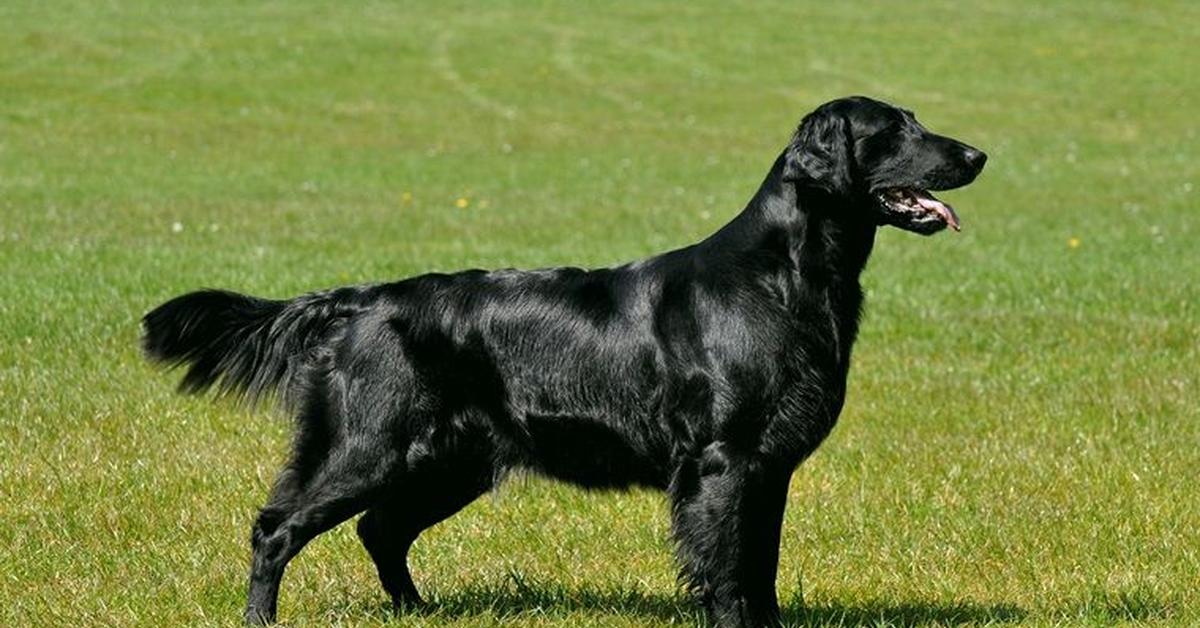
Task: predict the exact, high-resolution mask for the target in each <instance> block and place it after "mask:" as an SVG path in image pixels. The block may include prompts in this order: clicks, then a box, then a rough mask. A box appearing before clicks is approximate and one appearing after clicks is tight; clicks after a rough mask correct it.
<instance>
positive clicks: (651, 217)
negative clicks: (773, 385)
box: [0, 0, 1200, 626]
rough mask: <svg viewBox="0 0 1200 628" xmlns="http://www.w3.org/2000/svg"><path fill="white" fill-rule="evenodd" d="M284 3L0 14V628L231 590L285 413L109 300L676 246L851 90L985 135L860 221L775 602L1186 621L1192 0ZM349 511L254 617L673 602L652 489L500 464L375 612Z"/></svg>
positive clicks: (1189, 608)
mask: <svg viewBox="0 0 1200 628" xmlns="http://www.w3.org/2000/svg"><path fill="white" fill-rule="evenodd" d="M307 5H308V3H302V2H264V3H240V2H208V3H199V4H197V3H193V4H191V5H181V6H178V7H175V6H167V5H166V3H158V2H147V3H144V4H137V3H133V2H107V3H100V2H92V3H70V2H42V3H34V2H24V1H22V0H17V1H15V2H6V3H4V5H3V6H2V7H0V282H2V283H0V566H2V567H0V624H3V625H9V626H19V625H29V624H42V625H114V624H120V625H128V624H138V625H174V624H179V623H186V624H210V623H211V624H231V623H233V622H235V621H237V617H238V615H239V613H240V609H241V606H242V604H243V595H244V591H243V588H244V580H245V571H246V563H247V559H248V557H247V553H248V548H247V537H248V530H249V525H250V522H251V520H252V518H253V516H254V509H255V508H256V507H257V506H258V505H259V504H260V503H261V502H262V500H263V499H264V497H265V492H266V489H267V487H268V485H269V483H270V481H271V478H272V474H273V472H274V470H275V468H276V467H277V465H278V464H279V463H280V461H281V460H282V458H283V456H284V455H285V453H286V447H287V427H288V426H287V421H286V420H283V419H281V418H279V417H277V416H275V415H274V413H273V412H271V411H268V410H257V411H246V410H243V409H239V408H237V407H235V406H233V405H231V404H229V403H224V402H216V403H214V402H212V401H211V400H208V399H193V398H183V397H178V396H176V395H174V394H173V393H172V390H171V387H172V383H173V381H174V378H173V377H171V376H167V375H164V374H162V373H160V372H157V371H155V370H154V369H152V368H150V367H149V366H147V365H146V364H144V363H143V360H142V359H141V357H140V356H139V354H138V351H137V348H136V344H137V334H138V318H139V317H140V315H141V314H142V313H144V312H145V311H146V310H147V309H149V308H150V307H152V306H154V305H156V304H157V303H159V302H161V301H163V300H164V299H166V298H168V297H170V296H173V295H175V294H177V293H180V292H183V291H186V290H190V289H194V288H197V287H201V286H217V287H227V288H232V289H237V290H241V291H245V292H249V293H254V294H260V295H265V296H287V295H293V294H297V293H300V292H304V291H308V290H312V289H318V288H323V287H328V286H333V285H339V284H345V283H352V282H363V281H377V280H385V279H392V278H399V277H403V276H407V275H411V274H416V273H421V272H425V271H430V270H435V269H436V270H453V269H458V268H463V267H472V266H478V267H499V266H518V267H536V266H548V265H558V264H577V265H607V264H611V263H615V262H620V261H625V260H628V259H632V258H637V257H641V256H646V255H650V254H652V253H655V252H658V251H661V250H665V249H667V248H670V247H674V246H679V245H684V244H686V243H689V242H693V241H695V240H697V239H699V238H701V237H703V236H704V235H706V234H708V233H709V232H711V231H713V230H715V229H716V228H717V227H719V226H720V225H721V224H723V222H724V221H726V220H727V219H729V218H730V217H731V216H732V215H733V214H734V213H735V212H736V211H737V210H739V209H740V208H741V207H742V204H743V203H744V202H745V200H746V199H747V198H748V197H749V195H750V194H751V193H752V192H753V191H754V189H755V186H756V185H757V184H758V182H759V181H760V180H761V177H762V176H763V174H764V173H765V171H766V169H767V167H768V166H769V165H770V163H771V161H772V160H773V158H774V157H775V155H776V154H777V151H778V150H779V149H780V148H781V147H782V145H783V143H784V142H785V141H786V139H787V137H788V134H789V133H790V131H791V130H792V128H793V127H794V125H795V123H796V122H797V121H798V119H799V117H800V116H801V115H802V114H804V113H805V112H807V111H809V110H811V109H812V108H813V107H815V106H816V105H817V104H820V103H821V102H824V101H825V100H828V99H830V98H833V97H837V96H840V95H844V94H849V93H866V94H870V95H874V96H877V97H880V98H883V99H887V100H893V101H896V102H899V103H902V104H904V105H906V106H908V107H911V108H913V109H915V110H916V111H917V112H918V115H919V116H920V117H921V119H922V120H923V121H925V122H926V123H927V124H928V125H929V126H930V127H931V128H933V129H935V130H937V131H940V132H944V133H947V134H950V135H954V136H957V137H961V138H963V139H965V140H967V141H970V142H971V143H973V144H976V145H978V146H980V147H982V148H984V149H985V150H987V151H988V153H989V154H990V156H991V161H990V163H989V165H988V169H987V171H986V172H985V173H984V175H983V177H982V178H981V179H980V180H979V181H978V182H977V183H976V184H974V185H973V186H971V187H970V188H967V189H965V190H962V191H956V192H952V193H948V194H946V195H945V198H947V199H948V200H949V201H951V202H953V203H955V204H956V205H957V206H958V207H959V208H960V211H961V214H962V216H963V219H964V223H965V231H964V233H962V234H961V235H958V236H953V235H941V236H938V237H935V238H930V239H925V238H920V237H916V236H913V235H911V234H905V233H900V232H895V231H888V232H886V233H883V234H881V237H880V239H879V243H878V246H877V248H876V253H875V255H874V258H873V259H872V262H871V265H870V267H869V268H868V270H867V273H866V274H865V276H864V284H865V287H866V290H867V292H868V307H867V316H866V319H865V321H864V324H863V329H862V333H861V339H860V342H859V345H858V347H857V350H856V363H855V367H854V369H853V370H852V375H851V382H850V384H851V385H850V395H849V399H848V403H847V405H846V409H845V412H844V413H843V415H842V419H841V422H840V423H839V425H838V427H837V428H836V429H835V431H834V432H833V434H832V436H831V437H830V438H829V440H828V441H827V442H826V444H825V445H824V446H823V447H822V448H821V449H820V450H819V451H818V453H817V454H816V455H815V456H814V457H813V458H812V459H811V460H810V461H809V462H808V463H806V464H805V465H804V466H802V467H801V468H800V470H799V471H798V472H797V473H796V475H795V478H794V480H793V484H792V490H791V499H790V502H789V508H788V513H787V521H786V524H785V531H784V542H783V559H782V564H781V569H780V577H779V589H780V595H781V600H782V602H783V604H784V606H785V607H786V609H787V611H786V613H787V617H788V619H789V621H792V622H794V623H797V624H802V623H811V624H829V625H895V626H912V625H953V626H958V625H1024V624H1030V625H1055V624H1070V625H1075V624H1082V625H1111V624H1115V623H1124V622H1131V623H1139V622H1145V623H1152V624H1161V625H1198V624H1200V575H1198V574H1200V538H1198V537H1197V530H1200V493H1197V491H1196V488H1195V486H1196V485H1195V478H1196V475H1197V472H1198V471H1200V368H1198V366H1197V365H1198V364H1200V355H1198V353H1200V350H1198V349H1197V347H1198V344H1200V343H1198V339H1200V311H1198V308H1200V305H1198V302H1200V300H1198V297H1200V247H1198V246H1197V243H1198V242H1200V218H1198V214H1197V209H1198V207H1197V205H1198V202H1197V198H1198V195H1200V191H1198V190H1197V187H1198V186H1200V166H1198V164H1200V138H1198V137H1197V113H1198V111H1200V82H1197V81H1196V80H1195V74H1194V72H1195V68H1194V65H1195V64H1194V63H1192V58H1193V57H1194V55H1195V50H1196V48H1197V43H1198V40H1197V37H1196V35H1195V25H1196V24H1197V23H1200V10H1198V8H1197V6H1196V5H1195V4H1194V3H1188V2H1158V3H1121V2H1075V3H1058V4H1055V5H1053V6H1052V7H1047V6H1046V3H1040V2H1029V3H1018V2H1008V3H984V2H979V3H974V2H950V1H944V2H939V3H931V4H927V5H925V6H923V7H921V8H917V7H914V6H910V5H906V8H904V9H899V8H898V7H897V5H894V4H890V3H876V4H869V3H861V4H856V5H854V6H852V5H851V4H850V3H845V4H842V3H838V4H832V3H808V4H807V5H796V4H793V3H778V4H769V5H768V4H757V5H756V6H755V8H753V9H751V8H748V7H743V8H734V7H732V6H729V5H728V4H727V3H723V2H711V3H690V4H687V5H680V6H674V5H666V4H657V3H648V2H637V3H632V2H631V3H625V4H620V5H617V6H611V7H602V6H599V5H592V4H588V5H586V6H582V5H581V6H574V5H570V6H568V5H566V4H557V3H536V2H511V3H508V2H495V3H486V4H485V3H479V5H478V6H472V5H468V4H466V3H457V2H441V3H435V2H429V3H421V4H419V5H418V4H416V3H400V5H398V6H393V5H390V4H363V5H359V4H357V3H353V4H352V3H347V4H346V5H345V6H342V5H336V8H331V7H329V6H316V5H314V6H307ZM460 198H461V199H466V204H467V207H465V208H460V207H457V206H456V203H457V201H458V199H460ZM1072 238H1074V239H1076V242H1077V244H1078V246H1075V247H1072V246H1069V242H1070V241H1071V239H1072ZM350 528H351V527H350V526H343V527H342V528H340V529H338V530H336V531H335V532H333V533H331V534H329V535H327V536H325V537H322V538H320V539H319V540H317V541H316V542H314V543H313V544H312V545H311V546H310V547H309V548H308V549H307V550H306V551H305V553H304V554H302V555H301V556H300V557H299V558H298V559H297V560H296V561H295V562H294V563H293V564H292V567H291V569H290V571H289V573H288V575H287V577H286V578H285V581H284V588H283V595H282V599H281V618H282V619H284V620H286V621H287V622H289V623H290V624H293V625H324V624H328V623H341V624H347V625H359V624H365V625H376V624H385V623H391V624H393V625H406V626H407V625H428V626H438V625H443V624H459V625H479V624H484V625H489V624H490V625H498V624H504V625H538V626H556V625H558V626H576V625H585V624H591V625H598V626H599V625H602V626H621V625H625V626H643V625H656V624H671V623H674V624H683V625H686V624H690V623H692V622H694V621H696V620H697V615H696V614H695V611H694V609H693V607H692V606H691V605H690V604H689V602H688V601H687V600H686V599H685V598H684V597H683V596H682V595H681V594H680V593H679V590H678V588H677V585H676V583H675V575H674V568H673V566H672V562H671V557H670V545H669V542H668V539H667V524H666V506H665V503H664V501H663V499H662V498H661V497H660V496H658V495H655V494H652V493H643V492H633V493H625V494H586V493H582V492H580V491H577V490H575V489H572V488H569V487H565V486H560V485H556V484H552V483H549V482H546V481H542V480H539V479H536V478H526V479H521V480H518V481H515V482H513V483H510V484H508V485H506V486H505V487H503V488H502V489H501V490H499V491H498V492H497V494H495V495H494V496H492V497H489V498H485V499H481V500H480V501H479V502H477V503H476V504H474V505H472V506H471V507H470V508H468V509H467V510H466V511H464V512H463V513H461V514H460V515H459V516H457V517H455V518H453V519H451V520H450V521H448V522H446V523H445V524H443V525H441V526H439V527H437V528H435V529H434V530H432V531H431V532H430V533H428V534H427V535H426V536H425V537H423V538H422V540H421V541H420V542H419V544H418V546H417V548H416V549H415V552H414V557H413V563H414V570H415V573H416V577H417V580H418V584H419V586H421V587H422V589H423V590H424V591H425V593H426V595H427V597H428V598H430V599H431V600H432V601H433V604H432V607H431V608H430V610H428V611H427V612H425V613H424V614H421V615H409V616H404V617H399V618H396V617H393V616H392V615H391V614H390V613H389V611H388V608H387V606H386V604H385V603H384V596H383V594H382V591H381V590H380V589H379V588H378V585H377V584H376V582H375V577H374V573H373V570H372V568H371V566H370V565H369V562H368V560H367V558H366V556H365V554H364V553H363V551H362V550H361V549H360V548H359V547H358V545H357V542H356V540H355V538H354V534H353V532H352V530H351V529H350Z"/></svg>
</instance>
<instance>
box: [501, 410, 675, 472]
mask: <svg viewBox="0 0 1200 628" xmlns="http://www.w3.org/2000/svg"><path fill="white" fill-rule="evenodd" d="M524 419H525V420H524V424H525V427H526V431H527V434H528V441H527V443H526V447H525V448H524V449H525V455H526V456H527V457H528V458H527V459H526V460H524V461H522V466H526V467H528V468H530V469H532V470H534V471H536V472H538V473H541V474H543V475H547V476H550V477H553V478H555V479H559V480H563V481H566V482H570V483H572V484H577V485H579V486H582V487H585V488H595V489H614V488H627V487H630V486H634V485H637V486H647V487H654V488H662V489H665V488H666V486H667V481H668V471H667V467H668V464H669V463H668V461H667V460H666V459H665V458H666V456H665V455H663V453H662V452H659V451H657V449H658V446H657V445H656V444H655V440H656V439H655V440H652V439H647V438H644V437H640V436H638V435H635V434H631V433H630V432H629V431H628V430H622V429H618V428H617V427H616V426H621V427H628V426H626V425H623V424H621V423H616V424H613V423H609V422H606V421H604V420H601V419H600V418H598V417H580V416H566V415H546V414H527V415H525V417H524Z"/></svg>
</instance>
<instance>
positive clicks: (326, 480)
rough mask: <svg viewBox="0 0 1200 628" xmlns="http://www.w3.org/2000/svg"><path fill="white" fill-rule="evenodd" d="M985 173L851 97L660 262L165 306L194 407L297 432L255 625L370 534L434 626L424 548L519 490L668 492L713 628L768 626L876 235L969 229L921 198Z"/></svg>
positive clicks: (162, 318) (386, 581)
mask: <svg viewBox="0 0 1200 628" xmlns="http://www.w3.org/2000/svg"><path fill="white" fill-rule="evenodd" d="M986 159H987V157H986V155H984V153H983V152H981V151H979V150H978V149H975V148H972V147H970V146H968V145H966V144H963V143H961V142H958V141H955V140H953V139H950V138H948V137H943V136H939V135H935V134H933V133H930V132H929V131H927V130H925V128H924V127H922V126H921V125H920V124H919V123H917V121H916V120H915V119H914V117H913V114H912V113H911V112H909V111H906V110H904V109H900V108H897V107H893V106H891V105H888V104H885V103H882V102H879V101H876V100H871V99H869V98H863V97H853V98H844V99H840V100H835V101H833V102H830V103H826V104H825V105H822V106H821V107H820V108H818V109H817V110H816V111H814V112H812V113H811V114H809V115H808V116H806V117H805V118H804V120H803V121H802V122H801V123H800V127H799V129H798V130H797V131H796V133H795V135H794V136H793V137H792V140H791V142H790V143H789V144H788V146H787V148H786V149H784V151H783V154H781V155H780V156H779V158H778V159H776V160H775V164H774V166H772V168H771V172H770V173H769V174H768V175H767V178H766V180H765V181H764V182H763V184H762V186H761V187H760V188H759V190H758V193H756V194H755V195H754V198H752V199H751V200H750V202H749V204H748V205H747V206H746V208H745V209H744V210H743V211H742V212H741V213H740V214H738V215H737V217H735V218H734V219H733V220H732V221H730V222H729V224H727V225H725V226H724V227H722V228H721V229H720V230H719V231H717V232H716V233H715V234H713V235H712V236H710V237H709V238H707V239H705V240H704V241H702V242H700V243H698V244H694V245H691V246H687V247H684V248H681V249H679V250H676V251H671V252H669V253H664V254H662V255H659V256H657V257H652V258H650V259H646V260H642V261H639V262H633V263H630V264H626V265H624V266H618V267H615V268H603V269H597V270H582V269H578V268H554V269H548V270H535V271H519V270H499V271H494V272H486V271H481V270H469V271H464V272H460V273H455V274H450V275H444V274H429V275H422V276H419V277H413V278H410V279H405V280H403V281H398V282H395V283H387V284H379V285H368V286H356V287H347V288H338V289H335V290H330V291H328V292H317V293H312V294H308V295H305V296H301V297H298V298H295V299H292V300H288V301H275V300H267V299H259V298H254V297H249V296H243V295H240V294H235V293H231V292H224V291H216V290H204V291H200V292H193V293H191V294H186V295H183V296H180V297H177V298H175V299H173V300H171V301H168V302H167V303H165V304H163V305H162V306H160V307H158V308H157V309H155V310H154V311H152V312H150V313H149V314H147V315H146V317H145V319H144V320H143V325H144V331H145V335H144V338H143V346H144V348H145V351H146V353H147V355H149V356H150V357H151V358H153V359H154V360H158V361H161V362H165V363H169V364H181V363H186V364H188V365H189V368H188V370H187V374H186V375H185V376H184V378H183V381H182V383H181V384H180V387H181V388H182V389H183V390H185V391H190V392H197V391H203V390H205V389H207V388H209V387H210V386H213V385H216V386H217V387H218V388H220V389H223V390H226V391H232V392H237V393H241V394H244V395H246V396H248V397H250V398H257V397H260V396H262V395H265V394H272V393H276V392H277V393H278V394H279V396H280V397H281V398H282V400H283V401H284V403H285V404H286V405H287V406H288V407H290V408H292V409H293V410H294V411H295V412H296V414H297V428H296V437H295V445H294V451H293V454H292V457H291V460H290V462H289V463H288V464H287V466H286V467H285V468H284V469H283V471H282V472H281V473H280V475H279V478H278V480H277V482H276V484H275V487H274V489H273V491H272V493H271V496H270V499H269V500H268V502H267V505H266V506H265V507H263V509H262V512H261V513H260V514H259V516H258V519H257V521H256V522H255V523H254V526H253V529H252V534H251V544H252V547H253V558H252V566H251V570H250V593H249V601H248V603H247V606H246V619H247V620H248V621H251V622H269V621H273V620H274V618H275V606H276V598H277V596H278V592H279V582H280V579H281V577H282V576H283V571H284V567H285V566H286V565H287V563H288V561H289V560H291V559H292V557H294V556H295V555H296V554H297V552H299V551H300V550H301V548H303V547H304V545H305V544H306V543H308V542H309V541H310V540H312V539H313V537H315V536H317V535H318V534H321V533H322V532H325V531H326V530H329V529H330V528H333V527H334V526H336V525H338V524H339V523H342V522H343V521H346V520H347V519H349V518H351V517H353V516H354V515H356V514H358V513H361V512H364V511H365V513H366V514H364V515H363V516H362V518H361V519H359V521H358V534H359V536H360V537H361V538H362V543H363V545H364V546H365V547H366V549H367V551H368V552H369V553H370V555H371V558H372V559H373V560H374V561H375V565H376V567H377V568H378V570H379V578H380V580H381V581H382V582H383V588H384V589H386V590H387V592H388V594H389V595H390V596H391V598H392V600H393V601H394V602H395V603H396V604H397V605H398V606H405V605H409V604H414V603H417V602H419V601H420V597H419V596H418V594H417V589H416V587H415V586H414V585H413V580H412V576H411V575H410V573H409V570H408V565H407V555H408V550H409V547H410V546H411V545H412V543H413V541H414V540H415V539H416V538H417V536H418V535H419V534H420V533H421V531H422V530H425V529H426V528H428V527H430V526H432V525H434V524H436V523H438V522H439V521H442V520H443V519H445V518H447V517H449V516H450V515H453V514H454V513H455V512H456V511H458V510H459V509H461V508H463V507H464V506H466V505H467V504H469V503H470V502H471V501H472V500H474V499H475V498H476V497H478V496H479V495H481V494H482V493H484V492H486V491H488V490H489V489H491V488H492V487H493V486H495V485H496V484H497V482H499V481H500V480H501V479H502V478H503V477H504V475H505V473H506V472H507V471H508V470H510V469H514V468H521V469H530V470H533V471H534V472H537V473H540V474H543V475H546V476H549V477H552V478H558V479H561V480H565V481H568V482H572V483H575V484H577V485H580V486H584V487H587V488H593V489H596V488H622V487H628V486H631V485H640V486H649V487H655V488H659V489H663V490H664V491H666V492H667V493H668V495H669V496H670V500H671V516H672V529H673V532H674V536H675V542H676V546H677V553H678V558H679V562H680V563H681V570H682V576H683V578H684V580H685V581H686V582H687V583H688V584H689V585H690V588H691V590H692V591H693V592H694V593H695V595H696V596H697V597H698V599H699V601H700V602H701V603H702V604H703V606H704V608H705V610H706V612H707V613H708V615H709V617H710V618H711V619H712V621H714V622H715V623H717V624H719V625H722V626H759V625H764V624H773V623H776V622H777V621H778V614H779V607H778V603H777V601H776V597H775V575H776V567H777V563H778V559H779V536H780V525H781V522H782V519H783V510H784V502H785V500H786V497H787V487H788V480H789V478H790V477H791V474H792V471H793V470H794V469H795V468H796V466H797V465H798V464H799V463H800V462H801V461H802V460H804V459H805V457H807V456H808V455H809V454H810V453H812V451H813V450H814V449H815V448H816V447H817V445H818V444H820V443H821V441H822V440H823V439H824V438H825V435H826V434H828V433H829V430H830V429H831V428H832V427H833V425H834V422H835V421H836V420H837V416H838V413H839V412H840V411H841V408H842V401H843V398H844V396H845V390H846V372H847V369H848V368H849V367H850V348H851V345H852V344H853V343H854V337H855V333H856V331H857V328H858V320H859V308H860V307H861V305H862V290H861V289H860V287H859V274H860V273H861V272H862V270H863V266H864V265H865V264H866V262H867V256H868V255H869V254H870V252H871V247H872V245H873V243H874V241H875V231H876V228H877V227H879V226H880V225H893V226H896V227H900V228H901V229H905V230H908V231H914V232H916V233H921V234H932V233H934V232H937V231H939V230H941V229H943V228H945V227H946V226H947V225H949V226H951V227H953V228H955V229H957V228H958V218H957V216H956V215H955V213H954V211H953V210H952V209H950V207H949V206H948V205H946V204H945V203H942V202H941V201H938V200H937V199H935V198H934V197H933V196H932V195H930V193H929V192H928V190H947V189H951V188H956V187H959V186H963V185H966V184H968V183H970V182H971V181H972V180H973V179H974V178H975V176H976V175H977V174H979V172H980V170H981V169H982V168H983V164H984V161H985V160H986Z"/></svg>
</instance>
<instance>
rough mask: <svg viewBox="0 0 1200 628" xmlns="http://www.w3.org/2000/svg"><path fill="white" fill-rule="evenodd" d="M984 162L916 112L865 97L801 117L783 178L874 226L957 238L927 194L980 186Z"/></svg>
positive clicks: (951, 218) (954, 222)
mask: <svg viewBox="0 0 1200 628" xmlns="http://www.w3.org/2000/svg"><path fill="white" fill-rule="evenodd" d="M986 161H987V155H985V154H984V153H983V151H981V150H979V149H977V148H974V147H971V146H968V145H966V144H964V143H962V142H959V141H957V140H954V139H951V138H948V137H945V136H942V135H937V134H934V133H931V132H929V131H928V130H926V129H925V127H923V126H921V124H920V123H918V122H917V120H916V118H915V117H914V116H913V114H912V112H911V111H907V110H904V109H901V108H899V107H894V106H892V105H889V104H887V103H883V102H879V101H878V100H872V99H870V98H865V97H862V96H855V97H851V98H841V99H838V100H834V101H832V102H828V103H826V104H824V105H821V106H820V107H818V108H817V110H816V111H813V112H812V113H810V114H808V115H807V116H805V117H804V120H803V121H801V123H800V128H799V129H798V130H797V131H796V135H795V136H794V137H793V138H792V143H791V144H790V145H789V146H788V149H787V151H786V154H785V165H784V173H783V174H784V178H785V179H786V180H790V181H793V182H795V183H796V185H797V186H799V187H801V188H808V189H816V190H821V191H824V192H825V193H828V194H832V195H836V196H841V197H844V198H847V199H849V200H851V201H853V202H852V203H850V206H851V207H853V208H854V209H855V210H860V209H865V210H866V211H869V212H871V215H870V216H869V217H868V218H869V219H870V220H872V221H873V222H874V223H875V224H879V225H884V224H888V225H894V226H896V227H900V228H901V229H906V230H908V231H913V232H916V233H920V234H924V235H929V234H932V233H936V232H938V231H941V230H942V229H944V228H946V226H947V225H949V226H950V227H952V228H954V229H955V230H958V216H957V215H956V214H955V213H954V210H953V209H951V208H950V206H949V205H947V204H945V203H943V202H941V201H939V200H937V199H936V198H934V197H933V195H932V194H930V193H929V191H930V190H950V189H954V188H957V187H962V186H964V185H966V184H968V183H970V182H971V181H973V180H974V179H975V177H976V176H977V175H978V174H979V172H980V171H981V170H983V164H984V162H986Z"/></svg>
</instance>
